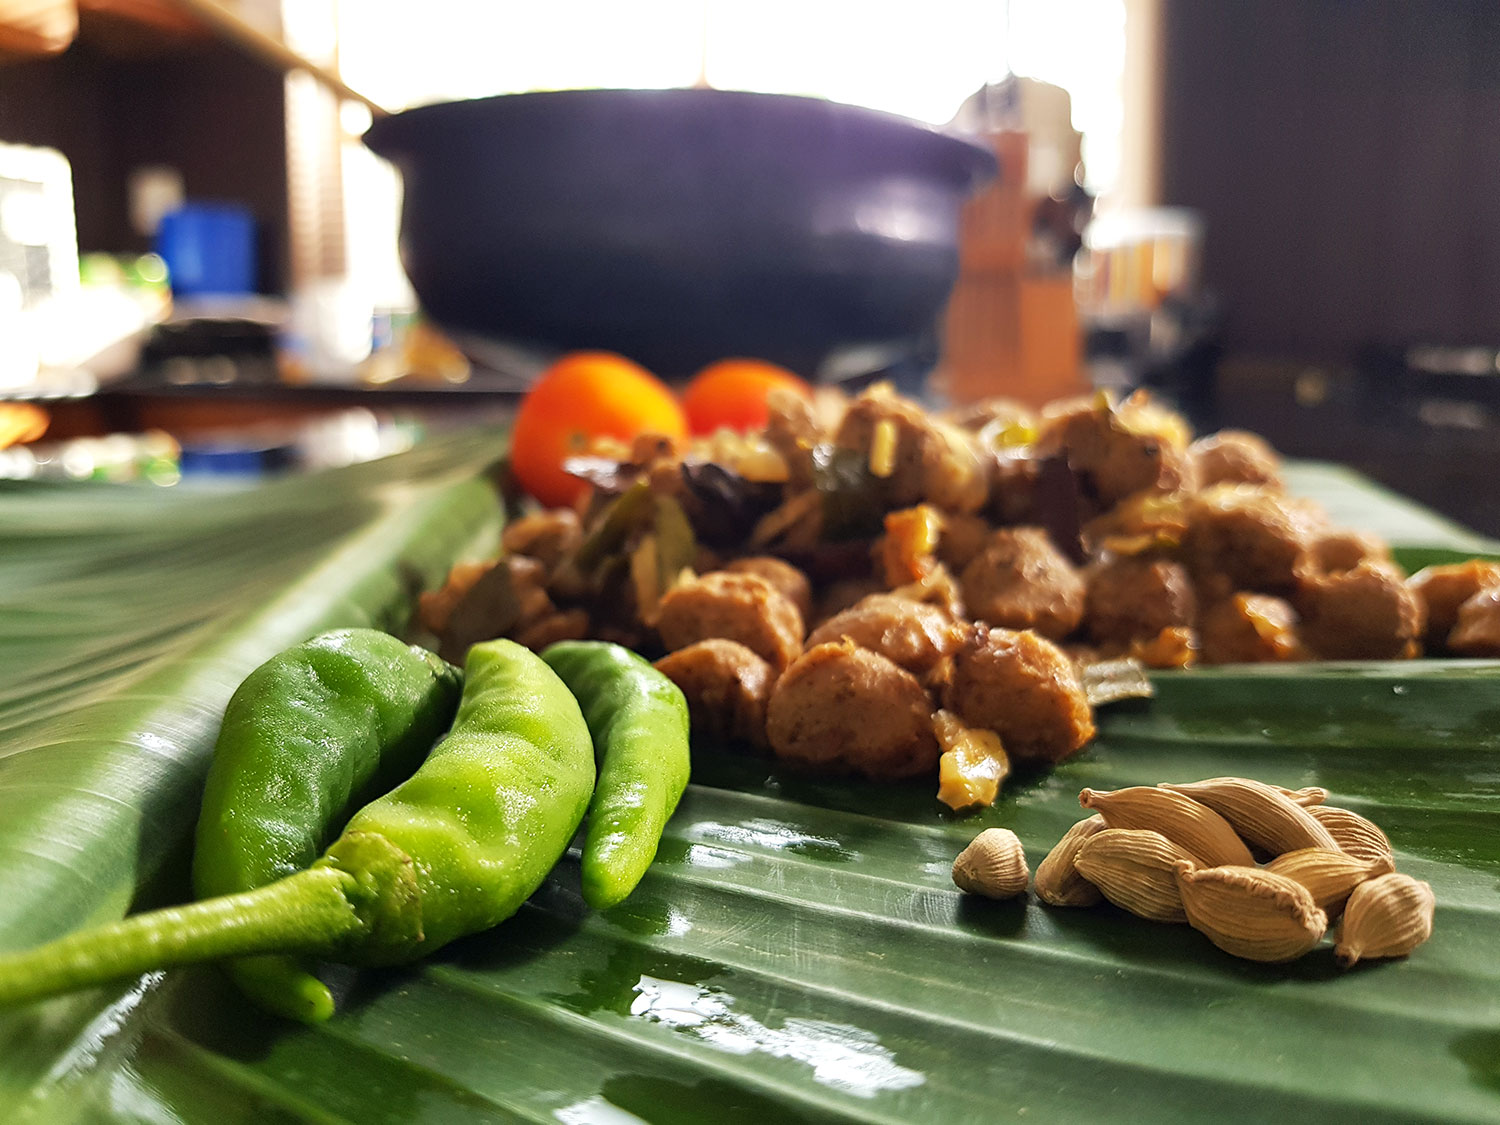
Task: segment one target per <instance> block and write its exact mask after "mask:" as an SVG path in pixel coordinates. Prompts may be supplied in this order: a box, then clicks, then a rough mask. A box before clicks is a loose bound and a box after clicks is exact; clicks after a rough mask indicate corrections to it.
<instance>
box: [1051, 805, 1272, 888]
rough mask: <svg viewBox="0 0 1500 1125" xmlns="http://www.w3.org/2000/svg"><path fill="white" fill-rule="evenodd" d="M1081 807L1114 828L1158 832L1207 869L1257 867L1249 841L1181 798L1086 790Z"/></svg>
mask: <svg viewBox="0 0 1500 1125" xmlns="http://www.w3.org/2000/svg"><path fill="white" fill-rule="evenodd" d="M1078 803H1079V804H1080V805H1082V806H1083V807H1084V808H1086V809H1096V810H1098V812H1099V814H1100V815H1101V816H1102V817H1104V823H1105V824H1107V825H1109V827H1111V828H1133V829H1149V830H1150V831H1153V832H1160V833H1161V834H1162V835H1163V836H1165V837H1166V838H1167V839H1169V840H1171V841H1172V842H1173V843H1174V844H1177V845H1179V846H1180V847H1182V848H1183V849H1184V850H1186V851H1187V852H1188V853H1189V854H1190V855H1191V856H1192V857H1193V859H1194V861H1195V862H1197V863H1198V864H1201V865H1202V866H1204V867H1219V866H1222V865H1224V864H1243V865H1245V866H1247V867H1248V866H1252V865H1254V863H1255V860H1254V858H1253V857H1252V856H1251V855H1250V849H1249V848H1247V847H1246V846H1245V841H1243V840H1241V839H1240V838H1239V836H1238V835H1236V834H1235V831H1234V828H1233V827H1232V826H1231V825H1230V823H1229V822H1228V821H1227V820H1225V819H1224V818H1223V817H1222V816H1220V815H1219V814H1218V813H1216V812H1214V811H1213V810H1212V809H1210V808H1209V807H1208V806H1207V805H1204V804H1201V803H1199V802H1198V801H1195V800H1193V799H1192V798H1191V797H1188V796H1186V795H1184V794H1182V793H1173V792H1171V791H1170V790H1167V789H1156V788H1153V787H1151V786H1149V785H1135V786H1131V787H1130V788H1128V789H1116V790H1114V791H1113V792H1108V793H1100V792H1098V791H1096V790H1093V789H1085V790H1083V791H1082V792H1081V793H1079V794H1078ZM1106 897H1108V896H1106Z"/></svg>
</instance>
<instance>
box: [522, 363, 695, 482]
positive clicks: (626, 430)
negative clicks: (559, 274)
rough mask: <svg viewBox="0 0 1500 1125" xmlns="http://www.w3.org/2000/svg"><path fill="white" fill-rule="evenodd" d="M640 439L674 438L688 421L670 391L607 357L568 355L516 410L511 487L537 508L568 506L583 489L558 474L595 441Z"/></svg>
mask: <svg viewBox="0 0 1500 1125" xmlns="http://www.w3.org/2000/svg"><path fill="white" fill-rule="evenodd" d="M641 434H660V435H661V436H663V437H667V438H672V439H674V440H681V439H683V438H685V437H686V436H687V421H686V419H685V418H684V417H683V413H682V407H681V406H680V405H679V404H678V402H677V399H676V397H675V396H674V395H673V394H672V391H671V390H670V388H668V387H667V385H666V384H665V383H663V382H661V380H659V379H657V378H656V376H654V375H652V374H651V373H650V372H649V371H647V370H646V369H645V368H644V367H641V366H640V365H639V364H636V363H633V362H631V361H630V360H628V359H626V358H625V357H624V356H620V355H615V354H614V353H613V352H570V353H569V354H568V355H565V356H563V357H562V358H561V359H559V360H558V361H557V362H556V363H554V364H553V365H552V366H551V367H549V368H547V370H546V371H544V372H542V374H541V376H540V377H539V378H538V379H537V381H536V382H535V383H533V384H532V386H531V389H530V390H529V391H528V392H527V393H526V397H525V398H523V399H522V400H521V405H520V408H519V409H518V410H517V411H516V419H515V423H514V425H513V427H512V429H511V441H510V464H511V472H512V473H513V474H514V475H515V478H516V480H517V482H518V483H519V484H520V485H521V487H522V488H524V489H525V490H526V491H527V492H529V493H530V494H531V495H532V496H534V497H535V498H536V499H537V500H538V501H540V502H541V503H542V504H545V505H547V506H548V507H562V506H564V505H568V504H572V503H573V502H574V501H576V500H577V499H578V498H579V497H580V496H581V495H582V494H583V492H584V491H585V490H586V489H587V488H588V485H587V484H586V483H585V482H584V481H581V480H579V479H578V478H577V477H574V476H570V475H569V474H568V473H566V472H564V471H563V462H564V461H565V460H566V459H567V458H569V457H576V456H578V455H579V454H580V453H582V452H583V451H584V450H585V448H586V447H587V445H588V443H589V441H590V440H591V439H593V438H598V437H612V438H618V439H620V440H622V441H630V440H631V439H633V438H636V437H639V436H640V435H641Z"/></svg>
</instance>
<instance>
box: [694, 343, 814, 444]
mask: <svg viewBox="0 0 1500 1125" xmlns="http://www.w3.org/2000/svg"><path fill="white" fill-rule="evenodd" d="M777 389H786V390H791V391H795V392H796V393H797V394H800V395H802V396H803V397H804V398H811V397H812V388H811V387H809V386H808V385H807V384H806V383H805V382H804V381H803V380H801V379H800V378H798V377H797V376H796V375H794V374H792V372H790V371H788V370H787V369H786V368H784V367H778V366H777V365H776V364H774V363H767V362H766V361H765V360H760V359H721V360H719V361H718V362H717V363H711V364H709V365H708V366H707V367H705V368H704V369H703V370H702V371H700V372H698V374H696V375H694V376H693V378H692V380H691V381H690V382H689V383H688V385H687V386H686V387H685V388H684V389H683V392H682V408H683V410H684V411H685V412H686V414H687V421H688V429H689V430H690V431H691V432H692V433H693V434H694V435H695V436H701V435H705V434H711V433H713V432H714V431H715V430H718V429H721V428H727V429H731V430H736V431H738V432H740V433H747V432H749V431H751V430H759V429H762V428H764V426H765V424H766V422H767V421H768V420H769V419H770V410H769V408H768V407H767V406H766V396H767V395H768V394H769V393H770V392H771V391H773V390H777Z"/></svg>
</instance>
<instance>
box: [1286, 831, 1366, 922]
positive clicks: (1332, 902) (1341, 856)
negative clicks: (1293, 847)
mask: <svg viewBox="0 0 1500 1125" xmlns="http://www.w3.org/2000/svg"><path fill="white" fill-rule="evenodd" d="M1265 870H1267V871H1270V872H1274V873H1275V874H1277V875H1285V876H1286V877H1287V878H1288V879H1291V880H1293V881H1294V882H1297V883H1301V884H1302V885H1303V886H1304V887H1306V888H1307V889H1308V890H1309V891H1311V892H1312V897H1313V901H1314V902H1315V903H1317V904H1318V909H1319V910H1321V911H1323V913H1325V914H1327V915H1328V917H1329V918H1337V917H1338V916H1339V915H1340V914H1341V913H1342V912H1343V910H1344V903H1345V901H1346V900H1347V899H1348V898H1349V894H1350V892H1352V891H1353V890H1354V888H1355V887H1357V886H1359V885H1360V884H1361V883H1363V882H1365V881H1366V880H1368V879H1374V878H1375V877H1376V876H1379V875H1385V874H1388V873H1389V872H1391V871H1393V870H1395V868H1393V867H1392V866H1391V861H1390V860H1388V859H1385V858H1381V859H1377V860H1367V859H1359V858H1357V857H1355V856H1352V855H1350V854H1349V853H1348V852H1343V851H1337V850H1334V851H1330V850H1329V849H1327V848H1301V849H1299V850H1297V851H1295V852H1286V853H1284V854H1282V855H1279V856H1277V857H1276V858H1275V859H1273V860H1272V861H1271V862H1270V863H1268V864H1266V866H1265Z"/></svg>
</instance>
